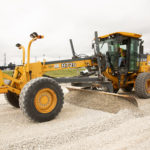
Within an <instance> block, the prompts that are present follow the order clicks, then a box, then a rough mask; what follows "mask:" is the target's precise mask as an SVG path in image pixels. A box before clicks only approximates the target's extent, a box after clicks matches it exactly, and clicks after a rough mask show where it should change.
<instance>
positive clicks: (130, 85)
mask: <svg viewBox="0 0 150 150" xmlns="http://www.w3.org/2000/svg"><path fill="white" fill-rule="evenodd" d="M121 89H122V91H124V92H131V91H132V89H133V84H129V85H127V86H125V87H124V88H121Z"/></svg>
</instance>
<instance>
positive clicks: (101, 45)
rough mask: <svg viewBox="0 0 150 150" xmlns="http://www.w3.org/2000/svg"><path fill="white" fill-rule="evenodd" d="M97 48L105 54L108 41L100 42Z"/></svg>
mask: <svg viewBox="0 0 150 150" xmlns="http://www.w3.org/2000/svg"><path fill="white" fill-rule="evenodd" d="M99 48H100V52H101V53H102V54H104V55H105V54H106V52H107V51H108V43H105V42H100V43H99Z"/></svg>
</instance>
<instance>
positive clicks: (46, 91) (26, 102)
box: [19, 77, 64, 122]
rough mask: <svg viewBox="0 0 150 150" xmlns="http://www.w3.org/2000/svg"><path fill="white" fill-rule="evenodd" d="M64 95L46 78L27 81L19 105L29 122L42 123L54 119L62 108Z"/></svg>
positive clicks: (53, 82) (52, 81) (57, 86)
mask: <svg viewBox="0 0 150 150" xmlns="http://www.w3.org/2000/svg"><path fill="white" fill-rule="evenodd" d="M63 100H64V94H63V92H62V89H61V87H60V86H59V85H58V83H57V82H56V81H55V80H53V79H51V78H47V77H39V78H36V79H32V80H31V81H29V82H28V83H27V84H26V85H25V86H24V88H23V89H22V91H21V94H20V98H19V103H20V108H21V110H22V111H23V113H24V114H25V115H26V116H27V117H28V118H29V119H31V120H33V121H36V122H44V121H49V120H52V119H54V118H55V117H56V116H57V115H58V113H59V112H60V111H61V109H62V106H63Z"/></svg>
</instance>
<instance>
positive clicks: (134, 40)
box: [0, 32, 150, 122]
mask: <svg viewBox="0 0 150 150" xmlns="http://www.w3.org/2000/svg"><path fill="white" fill-rule="evenodd" d="M30 37H31V38H32V39H31V41H30V42H29V45H28V50H27V62H25V48H24V47H23V46H22V45H21V44H17V45H16V46H17V47H18V48H19V49H21V50H22V52H23V64H22V65H19V66H16V67H15V69H14V72H13V76H9V75H8V74H6V73H4V72H3V71H2V69H3V68H5V69H6V67H3V66H2V67H1V70H0V93H5V97H6V99H7V101H8V102H9V103H10V104H11V105H12V106H14V107H20V108H21V110H22V111H23V113H24V114H25V115H26V116H27V117H28V118H29V119H31V120H34V121H37V122H44V121H48V120H51V119H53V118H55V116H57V114H58V113H59V112H60V111H61V109H62V106H63V100H64V94H63V91H62V89H61V87H60V85H59V83H71V84H72V85H73V86H79V87H82V88H83V89H84V90H98V91H105V92H103V93H102V94H106V95H115V96H118V97H123V98H125V99H127V100H129V101H131V102H132V103H134V104H137V102H136V100H135V99H134V98H132V97H130V96H128V95H120V94H113V92H114V93H116V92H117V91H118V90H119V89H120V88H121V89H122V90H124V91H127V92H129V91H131V90H132V89H133V88H135V92H136V94H137V95H138V96H139V97H140V98H149V97H150V73H149V71H150V55H146V54H143V45H142V44H143V40H142V39H140V37H141V35H139V34H134V33H127V32H116V33H112V34H108V35H105V36H100V37H98V34H97V32H95V38H94V40H93V43H92V48H93V50H94V53H93V55H92V56H87V55H84V56H83V55H77V54H76V53H75V50H74V46H73V43H72V40H70V44H71V49H72V53H73V57H72V59H67V60H59V61H50V62H48V61H45V60H43V62H35V63H30V47H31V44H32V43H33V42H34V41H36V40H37V39H42V38H43V37H44V36H42V35H38V34H37V33H35V32H34V33H32V34H31V35H30ZM120 48H122V49H123V50H124V51H125V56H124V59H123V61H122V62H121V64H120V65H118V62H119V58H120V54H119V51H118V50H119V49H120ZM83 67H84V68H86V70H87V71H83V72H80V75H79V76H76V77H69V78H66V77H63V78H54V77H50V76H46V75H45V72H47V71H54V70H62V69H72V68H83ZM5 80H9V83H6V82H5ZM83 89H82V91H83ZM107 92H109V93H107Z"/></svg>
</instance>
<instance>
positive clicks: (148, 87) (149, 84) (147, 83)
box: [146, 79, 150, 94]
mask: <svg viewBox="0 0 150 150" xmlns="http://www.w3.org/2000/svg"><path fill="white" fill-rule="evenodd" d="M146 91H147V93H149V94H150V79H149V80H147V81H146Z"/></svg>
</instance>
